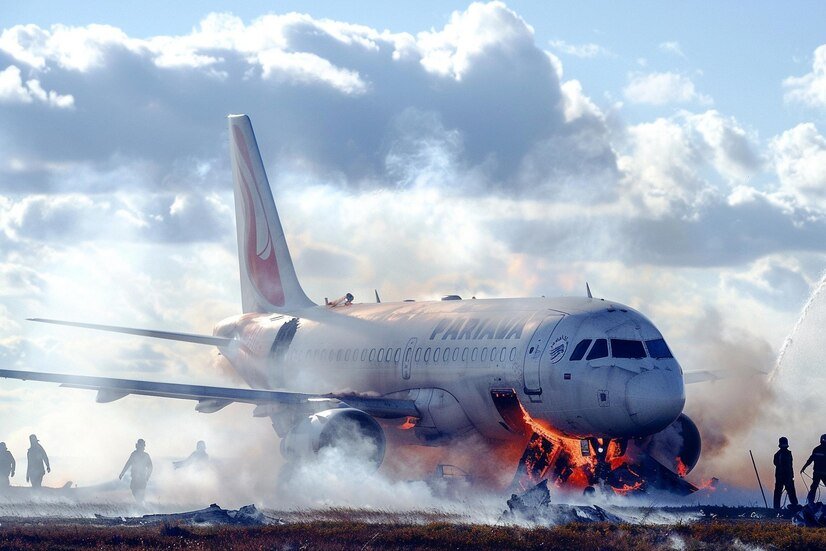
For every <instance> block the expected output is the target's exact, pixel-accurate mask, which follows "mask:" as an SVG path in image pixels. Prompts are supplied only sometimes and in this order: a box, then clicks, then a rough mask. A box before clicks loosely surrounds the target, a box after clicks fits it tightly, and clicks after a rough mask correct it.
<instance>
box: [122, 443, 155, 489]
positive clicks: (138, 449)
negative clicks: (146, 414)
mask: <svg viewBox="0 0 826 551" xmlns="http://www.w3.org/2000/svg"><path fill="white" fill-rule="evenodd" d="M145 450H146V442H144V441H143V438H140V439H139V440H138V441H137V443H135V451H133V452H132V454H131V455H130V456H129V459H128V460H127V461H126V465H124V466H123V470H122V471H121V472H120V475H118V479H121V478H123V475H124V474H126V471H131V476H132V480H131V482H130V483H129V488H130V489H131V490H132V495H133V496H134V498H135V501H137V502H138V503H140V504H141V505H142V504H143V502H144V498H145V496H146V484H147V483H148V482H149V477H150V476H151V475H152V459H151V458H150V457H149V454H148V453H146V451H145Z"/></svg>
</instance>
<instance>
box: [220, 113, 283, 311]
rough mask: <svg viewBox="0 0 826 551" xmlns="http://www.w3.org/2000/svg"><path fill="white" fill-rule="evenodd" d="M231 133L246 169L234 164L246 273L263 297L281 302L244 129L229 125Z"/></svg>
mask: <svg viewBox="0 0 826 551" xmlns="http://www.w3.org/2000/svg"><path fill="white" fill-rule="evenodd" d="M232 130H233V134H234V135H235V144H236V149H237V151H236V153H235V154H236V155H239V156H240V157H241V159H242V160H243V162H244V166H245V167H246V170H242V168H241V163H240V162H239V163H236V164H237V165H238V176H239V178H240V182H241V193H242V194H243V196H244V214H245V215H246V227H245V228H244V229H245V240H244V245H245V248H246V250H245V251H244V254H245V257H246V264H247V274H248V276H249V278H250V280H251V281H252V283H253V285H255V288H256V290H257V291H258V292H259V293H260V294H261V296H262V297H263V298H265V299H266V300H267V302H269V303H270V304H272V305H273V306H284V288H283V287H282V285H281V274H280V273H279V271H278V260H277V259H276V258H275V243H273V241H272V231H271V228H270V220H269V219H268V218H267V213H266V210H265V203H264V199H263V197H261V191H260V188H259V185H258V180H257V178H256V176H255V171H254V170H253V165H252V161H251V160H250V155H249V150H248V149H247V141H246V140H245V139H244V133H243V132H241V130H240V129H239V128H238V127H233V129H232ZM245 172H246V174H249V177H250V178H251V179H252V181H253V184H254V185H252V186H251V185H250V183H249V181H248V180H247V177H246V174H245ZM256 207H258V209H257V210H258V212H260V213H261V218H263V227H262V228H261V229H264V230H266V231H265V232H264V235H259V232H258V219H257V217H256Z"/></svg>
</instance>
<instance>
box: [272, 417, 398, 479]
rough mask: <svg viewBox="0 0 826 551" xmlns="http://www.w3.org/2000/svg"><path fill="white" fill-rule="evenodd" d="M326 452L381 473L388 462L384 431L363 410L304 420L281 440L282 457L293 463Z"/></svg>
mask: <svg viewBox="0 0 826 551" xmlns="http://www.w3.org/2000/svg"><path fill="white" fill-rule="evenodd" d="M325 449H330V450H336V451H338V452H340V453H341V456H342V457H346V458H349V459H355V460H357V461H361V462H363V463H364V464H367V465H372V466H373V467H374V469H378V468H379V465H381V462H382V460H383V459H384V450H385V437H384V430H382V428H381V426H380V425H379V424H378V422H377V421H376V420H375V419H373V418H372V417H371V416H370V415H367V414H366V413H364V412H363V411H361V410H358V409H354V408H335V409H328V410H324V411H321V412H319V413H315V414H313V415H310V416H309V417H307V418H305V419H303V420H302V421H301V422H299V423H298V424H297V425H296V426H295V427H293V428H292V429H291V430H290V431H289V432H288V433H287V434H286V436H285V437H284V438H283V439H282V440H281V454H282V455H283V456H284V457H285V458H286V459H287V460H290V461H306V460H308V459H313V458H317V457H318V456H319V455H320V454H321V453H323V451H324V450H325Z"/></svg>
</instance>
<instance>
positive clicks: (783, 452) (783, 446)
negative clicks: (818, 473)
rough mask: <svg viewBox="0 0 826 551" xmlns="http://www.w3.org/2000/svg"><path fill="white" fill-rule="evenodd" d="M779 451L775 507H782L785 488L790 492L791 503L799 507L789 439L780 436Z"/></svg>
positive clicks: (776, 466) (775, 475) (775, 455)
mask: <svg viewBox="0 0 826 551" xmlns="http://www.w3.org/2000/svg"><path fill="white" fill-rule="evenodd" d="M778 447H779V448H780V449H779V450H777V453H775V454H774V508H775V509H780V499H781V498H782V497H783V490H786V493H787V494H789V503H790V504H791V505H792V506H794V507H797V492H796V491H795V488H794V459H793V458H792V452H791V451H789V439H788V438H786V437H785V436H782V437H780V440H779V442H778Z"/></svg>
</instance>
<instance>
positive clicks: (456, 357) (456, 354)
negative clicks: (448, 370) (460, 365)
mask: <svg viewBox="0 0 826 551" xmlns="http://www.w3.org/2000/svg"><path fill="white" fill-rule="evenodd" d="M458 359H459V349H458V348H454V349H453V361H454V362H455V361H456V360H458Z"/></svg>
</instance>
